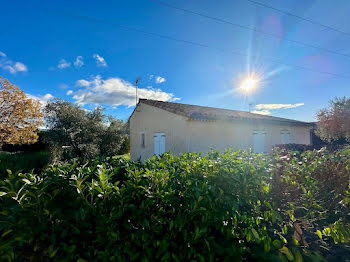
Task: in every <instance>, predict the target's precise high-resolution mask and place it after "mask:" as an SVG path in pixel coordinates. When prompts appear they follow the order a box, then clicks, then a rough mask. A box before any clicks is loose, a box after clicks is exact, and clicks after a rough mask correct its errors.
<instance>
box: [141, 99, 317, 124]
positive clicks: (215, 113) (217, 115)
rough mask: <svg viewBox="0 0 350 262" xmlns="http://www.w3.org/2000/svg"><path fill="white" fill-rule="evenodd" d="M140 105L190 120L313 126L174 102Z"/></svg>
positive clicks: (146, 100)
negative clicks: (251, 121) (249, 121)
mask: <svg viewBox="0 0 350 262" xmlns="http://www.w3.org/2000/svg"><path fill="white" fill-rule="evenodd" d="M139 103H142V104H147V105H150V106H154V107H157V108H160V109H163V110H166V111H169V112H171V113H174V114H177V115H181V116H184V117H187V118H188V119H190V120H202V121H216V120H226V121H234V120H253V121H263V122H279V123H281V122H282V123H286V124H294V125H305V126H312V125H313V124H312V123H308V122H302V121H297V120H292V119H286V118H281V117H274V116H266V115H260V114H254V113H250V112H246V111H238V110H231V109H222V108H215V107H207V106H197V105H188V104H181V103H173V102H163V101H157V100H151V99H141V98H140V100H139Z"/></svg>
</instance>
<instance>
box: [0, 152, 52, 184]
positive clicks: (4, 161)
mask: <svg viewBox="0 0 350 262" xmlns="http://www.w3.org/2000/svg"><path fill="white" fill-rule="evenodd" d="M48 163H49V154H48V152H47V151H40V152H18V153H0V180H2V179H3V178H4V177H5V176H6V174H7V171H6V170H7V169H10V170H14V171H18V170H20V171H21V172H30V171H31V170H34V171H36V172H38V171H40V170H41V169H42V168H44V167H45V166H46V165H47V164H48Z"/></svg>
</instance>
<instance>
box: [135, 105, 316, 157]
mask: <svg viewBox="0 0 350 262" xmlns="http://www.w3.org/2000/svg"><path fill="white" fill-rule="evenodd" d="M129 122H130V157H131V159H132V160H138V159H140V160H141V161H144V160H146V159H147V158H150V157H152V156H153V155H154V154H155V155H160V154H162V153H164V152H171V153H172V154H174V155H179V154H182V153H185V152H202V153H206V152H208V151H209V150H211V149H218V150H220V151H223V150H225V149H227V148H233V149H246V150H247V149H250V148H251V149H253V150H254V151H255V152H256V153H260V152H269V151H270V150H271V149H272V148H273V146H275V145H278V144H288V143H295V144H306V145H309V144H311V136H310V130H311V129H312V126H313V124H311V123H306V122H301V121H296V120H291V119H285V118H279V117H272V116H265V115H259V114H253V113H249V112H244V111H237V110H228V109H219V108H212V107H203V106H195V105H187V104H181V103H172V102H162V101H156V100H148V99H140V100H139V103H138V105H137V106H136V108H135V110H134V112H133V113H132V115H131V116H130V119H129Z"/></svg>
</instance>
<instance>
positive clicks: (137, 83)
mask: <svg viewBox="0 0 350 262" xmlns="http://www.w3.org/2000/svg"><path fill="white" fill-rule="evenodd" d="M140 80H141V77H140V76H139V77H138V78H137V79H136V81H135V83H136V104H135V106H137V102H138V101H137V87H138V85H139V82H140Z"/></svg>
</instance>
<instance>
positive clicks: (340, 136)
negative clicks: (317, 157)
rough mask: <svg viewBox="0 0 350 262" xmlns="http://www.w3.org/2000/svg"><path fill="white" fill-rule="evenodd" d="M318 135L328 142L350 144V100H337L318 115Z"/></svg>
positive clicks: (344, 98)
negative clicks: (345, 142) (342, 141)
mask: <svg viewBox="0 0 350 262" xmlns="http://www.w3.org/2000/svg"><path fill="white" fill-rule="evenodd" d="M317 119H318V123H317V130H316V134H317V135H318V136H320V138H321V139H322V140H324V141H327V142H335V141H341V140H346V141H347V142H350V98H346V97H342V98H335V99H333V100H331V101H330V107H329V108H325V109H322V110H320V111H319V112H318V113H317Z"/></svg>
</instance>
